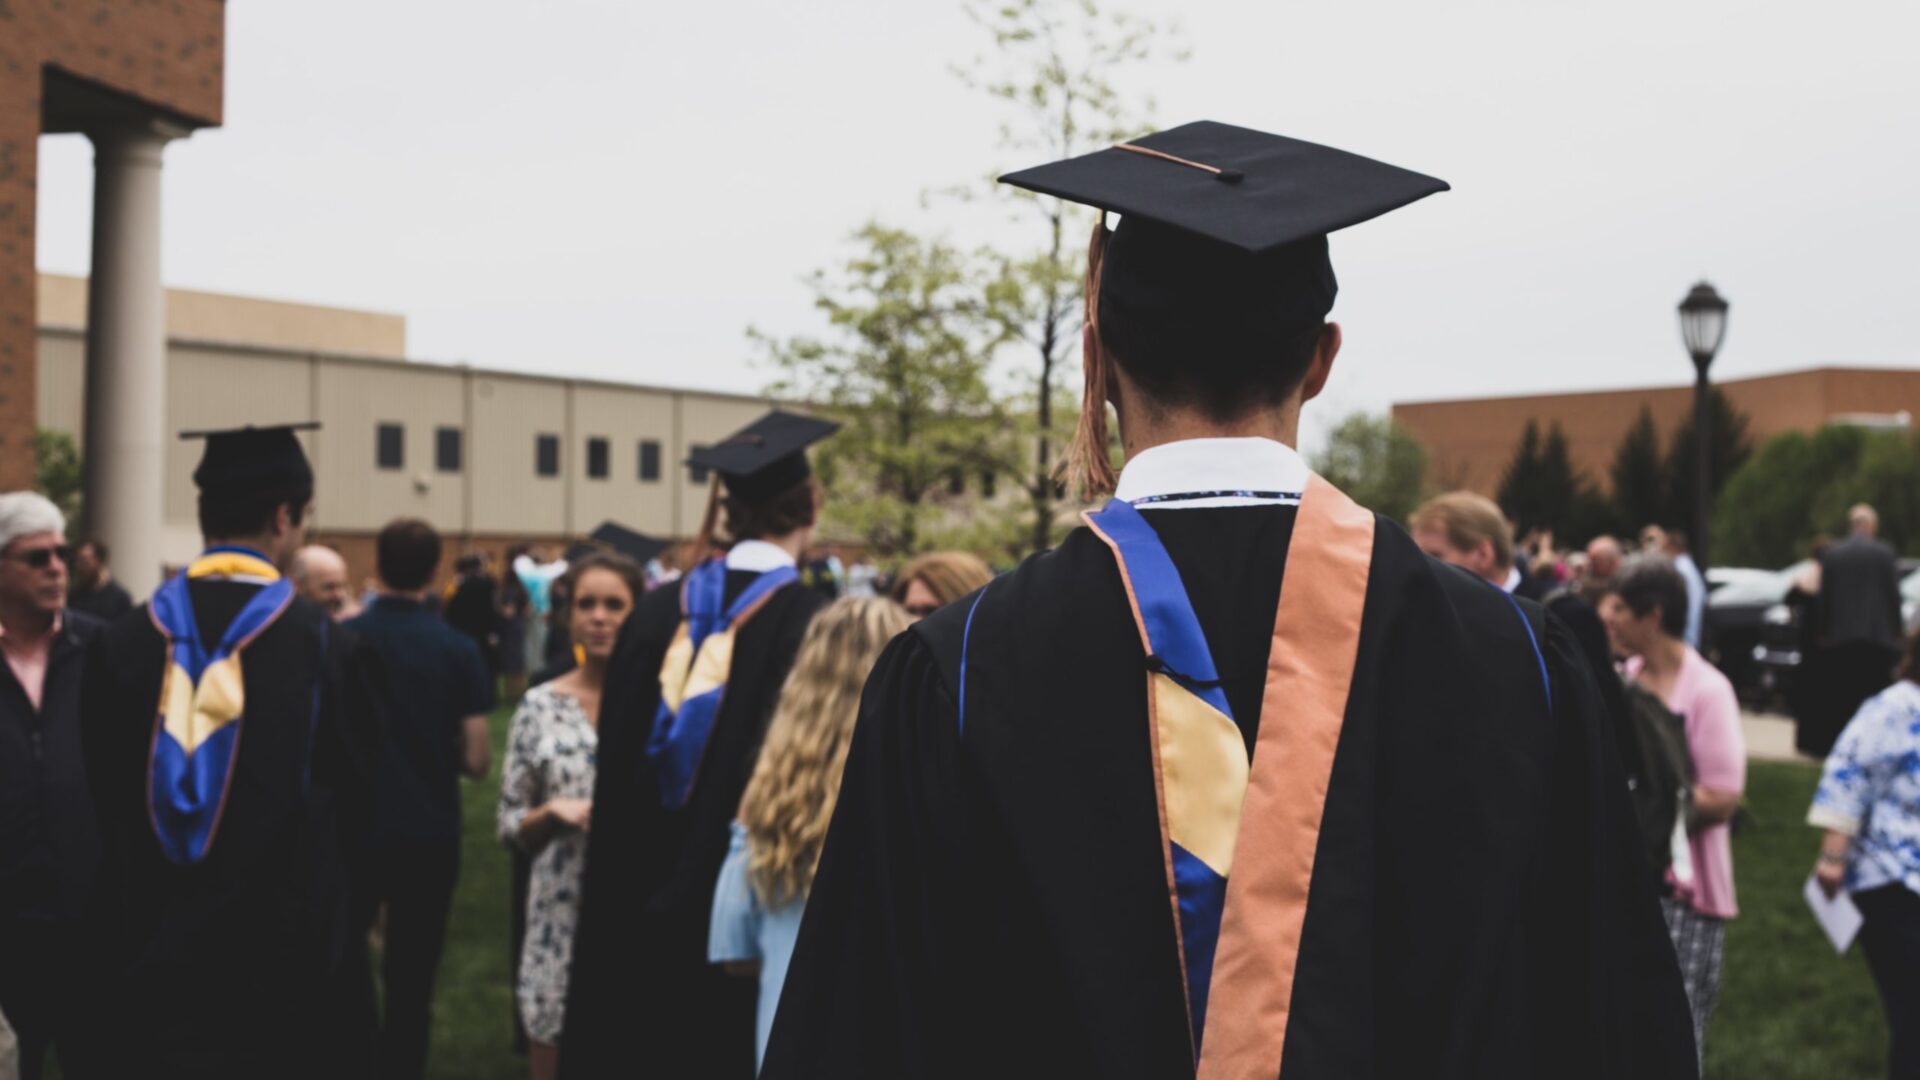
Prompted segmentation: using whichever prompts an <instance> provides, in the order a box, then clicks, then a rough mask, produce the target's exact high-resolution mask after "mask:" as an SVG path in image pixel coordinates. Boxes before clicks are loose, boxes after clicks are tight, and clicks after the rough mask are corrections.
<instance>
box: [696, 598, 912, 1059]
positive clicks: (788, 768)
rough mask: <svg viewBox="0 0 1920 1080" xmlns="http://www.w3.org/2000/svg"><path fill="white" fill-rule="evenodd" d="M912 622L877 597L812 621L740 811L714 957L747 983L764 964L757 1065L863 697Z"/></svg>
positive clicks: (721, 891)
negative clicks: (878, 664)
mask: <svg viewBox="0 0 1920 1080" xmlns="http://www.w3.org/2000/svg"><path fill="white" fill-rule="evenodd" d="M909 621H910V620H909V619H908V617H907V613H906V611H905V610H904V609H902V608H901V607H900V605H899V604H896V603H894V602H893V601H891V600H883V599H877V598H868V599H847V600H841V601H839V602H837V603H835V604H834V605H833V606H831V607H829V608H827V609H826V610H825V611H823V612H821V613H820V615H819V616H818V617H816V618H815V619H814V620H813V624H812V625H811V626H810V627H808V628H807V636H806V639H805V640H804V641H803V642H802V643H801V645H800V652H799V655H798V656H797V657H795V659H794V663H793V672H792V673H791V674H790V675H788V676H787V681H786V685H785V686H784V687H782V689H781V691H780V702H779V705H778V706H777V707H776V708H775V710H774V714H773V723H772V725H771V726H770V727H769V728H768V729H767V741H766V745H765V746H764V747H763V748H762V749H761V751H760V760H759V762H758V763H757V764H756V765H755V766H754V770H753V777H752V779H750V780H749V781H748V782H747V791H746V795H745V797H744V798H743V799H742V800H741V802H740V817H739V820H738V821H735V822H734V825H733V844H732V847H731V848H730V849H729V851H728V853H727V860H726V862H725V863H724V864H723V865H722V866H721V868H720V879H719V883H718V885H717V886H716V888H715V891H714V899H713V919H712V926H711V931H710V934H709V937H708V944H707V958H708V959H709V960H712V961H713V962H714V963H717V964H725V965H727V967H728V968H729V970H734V971H737V972H740V973H742V974H746V973H750V972H751V971H752V970H753V969H754V966H755V965H756V964H757V965H758V969H759V976H760V1004H759V1009H758V1013H757V1022H756V1025H755V1027H756V1033H755V1034H756V1037H755V1046H754V1060H755V1061H756V1062H758V1061H759V1060H761V1059H762V1058H764V1057H765V1055H766V1052H767V1033H768V1032H769V1031H771V1030H772V1029H773V1013H774V1009H775V1007H776V1006H778V1005H779V1003H780V986H781V984H782V983H783V982H785V981H786V977H787V961H788V960H789V959H790V958H791V957H792V955H793V943H794V940H795V938H797V937H798V936H799V934H800V915H801V913H802V912H803V911H804V910H805V909H806V903H807V891H808V889H809V888H810V887H811V886H812V885H813V871H814V867H815V866H816V865H817V864H818V863H819V861H820V848H821V845H822V844H823V843H825V841H826V838H827V823H828V822H829V821H831V820H832V818H833V803H834V797H835V796H836V795H838V794H839V791H840V772H841V770H842V769H843V768H844V767H845V766H846V763H847V746H848V743H849V742H850V740H851V737H852V735H853V721H854V717H855V716H856V715H858V713H859V711H860V691H861V688H862V687H864V686H865V685H866V681H867V674H868V672H870V671H872V670H873V665H874V661H876V660H878V659H879V657H880V650H881V649H883V648H884V647H886V644H887V642H888V641H890V640H892V639H893V637H894V635H896V634H898V633H900V632H901V631H902V630H905V629H906V628H907V624H908V623H909Z"/></svg>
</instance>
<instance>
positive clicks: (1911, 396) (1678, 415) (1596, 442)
mask: <svg viewBox="0 0 1920 1080" xmlns="http://www.w3.org/2000/svg"><path fill="white" fill-rule="evenodd" d="M1716 385H1717V386H1719V387H1720V389H1721V390H1722V391H1724V392H1725V393H1726V395H1727V399H1728V400H1729V401H1730V402H1732V404H1733V407H1734V408H1735V409H1738V410H1739V411H1740V412H1743V413H1745V414H1746V416H1747V419H1748V423H1749V430H1750V431H1751V432H1752V434H1753V436H1754V438H1755V440H1756V442H1757V441H1763V440H1765V439H1767V438H1768V437H1770V436H1773V435H1778V434H1781V433H1782V432H1787V431H1812V430H1813V429H1815V428H1818V427H1820V426H1822V425H1823V424H1828V423H1832V422H1834V421H1837V420H1838V421H1855V422H1870V423H1881V424H1889V425H1897V426H1911V425H1912V423H1913V421H1914V418H1915V417H1920V370H1903V369H1888V368H1840V367H1829V368H1812V369H1809V370H1806V371H1792V372H1786V373H1784V374H1780V375H1762V376H1757V377H1754V378H1749V379H1728V380H1725V381H1722V382H1717V383H1716ZM1643 406H1644V407H1646V408H1647V409H1649V410H1651V411H1652V413H1653V422H1654V425H1655V426H1656V428H1657V429H1658V430H1659V431H1660V435H1661V438H1662V440H1666V439H1669V438H1671V437H1672V433H1673V431H1674V429H1675V428H1676V427H1678V426H1679V425H1680V423H1681V422H1682V421H1683V420H1684V419H1686V418H1687V417H1688V416H1690V415H1692V410H1693V387H1691V386H1662V387H1651V388H1643V389H1636V390H1601V391H1594V392H1590V393H1578V394H1536V395H1532V396H1529V397H1497V398H1468V399H1463V400H1457V401H1414V402H1402V403H1397V404H1395V405H1394V406H1393V417H1394V419H1395V420H1397V421H1399V422H1400V424H1401V425H1402V426H1404V427H1405V428H1406V429H1407V430H1408V431H1409V432H1411V433H1412V434H1413V435H1414V437H1415V438H1417V439H1419V440H1420V442H1421V444H1422V445H1423V446H1425V447H1426V448H1427V455H1428V462H1427V482H1428V483H1429V484H1430V485H1432V486H1433V487H1436V488H1447V489H1451V488H1467V489H1470V490H1473V491H1478V492H1482V493H1484V494H1487V495H1492V494H1493V493H1494V491H1495V489H1496V488H1498V487H1499V485H1500V477H1501V474H1502V473H1503V472H1504V471H1505V469H1506V467H1507V463H1508V462H1509V461H1511V460H1513V454H1514V449H1515V447H1517V446H1518V445H1519V442H1520V436H1521V433H1522V432H1524V431H1525V430H1526V426H1527V421H1529V420H1535V421H1538V422H1539V424H1540V428H1541V430H1542V431H1543V432H1544V431H1545V430H1546V429H1547V426H1548V425H1549V424H1552V423H1556V422H1557V423H1558V424H1559V425H1560V427H1561V429H1562V430H1564V431H1565V432H1566V434H1567V447H1568V450H1569V451H1570V452H1571V456H1572V458H1573V465H1574V468H1575V469H1576V470H1579V471H1581V472H1584V473H1585V474H1586V476H1587V477H1588V478H1589V479H1590V480H1592V481H1594V482H1595V483H1597V484H1599V485H1600V486H1601V487H1602V488H1605V487H1607V486H1609V484H1610V481H1609V478H1608V469H1609V468H1610V467H1611V466H1612V464H1613V455H1614V451H1615V450H1616V449H1617V448H1618V447H1619V445H1620V440H1621V438H1622V437H1623V436H1624V435H1625V434H1626V433H1627V429H1628V428H1629V427H1630V426H1632V424H1633V422H1634V420H1635V419H1636V418H1637V417H1638V416H1639V415H1640V409H1641V408H1642V407H1643Z"/></svg>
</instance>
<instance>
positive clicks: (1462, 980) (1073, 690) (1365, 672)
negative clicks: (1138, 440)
mask: <svg viewBox="0 0 1920 1080" xmlns="http://www.w3.org/2000/svg"><path fill="white" fill-rule="evenodd" d="M1294 515H1295V511H1294V510H1293V509H1292V508H1287V507H1279V506H1266V507H1239V508H1227V509H1204V510H1203V509H1184V510H1163V511H1153V510H1148V511H1145V513H1144V516H1145V517H1146V518H1147V520H1148V521H1149V522H1150V523H1151V524H1152V526H1153V527H1154V529H1155V530H1156V532H1158V533H1159V535H1160V536H1161V538H1162V540H1163V542H1164V543H1165V546H1166V547H1167V549H1168V551H1169V552H1170V554H1171V556H1172V558H1173V561H1174V563H1175V565H1176V566H1177V567H1178V569H1179V570H1180V572H1181V575H1182V578H1183V580H1184V582H1185V584H1186V587H1187V591H1188V593H1189V595H1190V597H1191V599H1192V601H1193V607H1194V609H1195V611H1196V614H1197V616H1198V618H1199V620H1200V623H1201V625H1202V628H1203V630H1204V631H1205V634H1206V637H1207V640H1208V641H1209V642H1210V643H1211V648H1212V651H1213V654H1214V658H1215V661H1216V664H1217V666H1218V668H1219V670H1220V672H1221V675H1222V677H1223V680H1224V682H1225V684H1226V686H1225V690H1226V693H1227V696H1228V699H1229V701H1230V703H1231V705H1232V707H1233V711H1234V714H1235V716H1236V717H1241V718H1246V719H1245V720H1243V721H1242V722H1241V726H1242V728H1243V729H1244V730H1245V731H1246V733H1247V734H1248V741H1249V745H1251V744H1252V734H1253V731H1252V729H1253V728H1254V727H1255V726H1256V725H1257V723H1258V722H1259V719H1258V717H1259V709H1260V702H1261V687H1262V685H1263V682H1264V679H1265V670H1264V669H1265V664H1266V654H1267V651H1268V648H1269V642H1270V641H1271V638H1272V634H1273V620H1274V611H1275V604H1276V601H1277V597H1278V595H1279V590H1280V588H1281V577H1282V572H1283V569H1284V566H1285V559H1286V549H1287V545H1288V542H1289V539H1290V536H1291V532H1292V526H1293V520H1294ZM1521 607H1522V608H1523V609H1524V612H1525V617H1526V619H1527V620H1528V623H1529V624H1530V625H1531V626H1532V628H1533V632H1534V634H1535V635H1536V636H1537V637H1538V639H1539V644H1540V650H1541V657H1536V655H1535V652H1534V650H1533V648H1532V646H1531V645H1530V644H1529V643H1528V638H1527V633H1526V628H1525V626H1523V624H1522V622H1521V616H1520V614H1519V613H1518V612H1516V610H1515V607H1514V605H1513V603H1512V602H1510V601H1509V599H1508V598H1507V597H1506V596H1503V595H1502V594H1501V592H1500V590H1498V589H1496V588H1492V587H1489V586H1488V585H1487V584H1486V583H1485V582H1483V581H1480V580H1478V579H1475V578H1474V577H1472V576H1470V575H1468V574H1467V573H1465V572H1462V571H1459V570H1456V569H1454V568H1452V567H1448V566H1445V565H1443V564H1441V563H1438V562H1436V561H1434V560H1431V559H1429V558H1427V557H1426V556H1424V555H1423V554H1421V553H1420V551H1419V550H1418V549H1417V548H1416V547H1415V546H1414V545H1413V543H1412V542H1411V541H1410V540H1409V539H1408V537H1407V536H1406V534H1405V533H1404V532H1403V531H1401V530H1400V529H1399V528H1398V527H1397V526H1395V525H1393V524H1392V523H1391V522H1389V521H1387V520H1385V519H1379V520H1378V525H1377V529H1376V534H1375V541H1374V550H1373V562H1372V571H1371V576H1370V578H1369V582H1368V589H1367V594H1366V605H1365V612H1364V621H1363V627H1362V631H1361V636H1360V643H1359V653H1358V662H1357V668H1356V671H1355V675H1354V678H1353V683H1352V689H1351V695H1350V697H1349V699H1348V706H1347V711H1346V714H1345V722H1344V726H1343V728H1342V730H1341V733H1340V740H1339V744H1338V749H1337V753H1336V755H1335V758H1334V761H1333V766H1332V776H1331V781H1330V786H1329V791H1328V794H1327V797H1326V805H1325V813H1324V818H1323V821H1322V827H1321V831H1320V834H1319V838H1318V842H1317V848H1316V854H1315V860H1314V864H1313V876H1312V881H1311V885H1310V890H1309V895H1308V903H1307V910H1306V916H1305V922H1304V925H1303V928H1302V931H1301V934H1302V938H1301V947H1300V952H1299V956H1298V967H1297V971H1296V976H1295V981H1294V983H1293V991H1292V997H1291V1002H1292V1004H1291V1017H1290V1021H1289V1023H1288V1027H1287V1029H1286V1043H1285V1053H1284V1057H1283V1063H1282V1066H1281V1075H1282V1076H1283V1077H1285V1078H1286V1080H1322V1078H1326V1080H1334V1078H1341V1080H1344V1078H1349V1077H1420V1078H1422V1080H1426V1078H1441V1077H1460V1078H1514V1080H1521V1078H1526V1080H1532V1078H1537V1077H1545V1076H1552V1077H1557V1078H1558V1077H1594V1078H1601V1077H1605V1078H1608V1080H1616V1078H1622V1077H1662V1078H1666V1077H1674V1078H1679V1077H1691V1076H1692V1075H1693V1073H1694V1057H1693V1046H1692V1033H1691V1029H1690V1024H1689V1019H1688V1012H1687V1001H1686V997H1685V994H1684V991H1683V989H1682V986H1681V982H1680V976H1679V972H1678V969H1677V966H1676V964H1675V961H1674V956H1673V950H1672V948H1671V946H1670V945H1669V943H1668V939H1667V935H1666V932H1665V929H1664V927H1663V926H1662V923H1661V918H1660V914H1659V911H1658V907H1657V904H1656V899H1655V896H1654V893H1653V888H1652V884H1651V879H1650V876H1649V875H1648V874H1647V873H1646V871H1645V870H1644V868H1643V867H1642V866H1641V865H1640V859H1641V855H1640V852H1639V850H1638V842H1637V840H1636V837H1635V833H1634V826H1633V821H1632V818H1631V811H1630V809H1629V808H1628V805H1627V802H1626V791H1625V790H1624V787H1623V785H1622V783H1621V780H1620V774H1619V769H1618V766H1617V763H1616V761H1615V753H1614V748H1613V733H1612V731H1611V730H1610V726H1609V725H1608V724H1607V723H1606V721H1605V719H1604V717H1603V715H1602V708H1601V706H1600V705H1599V701H1598V696H1597V694H1596V691H1595V688H1594V684H1593V678H1592V674H1591V672H1590V670H1589V668H1588V665H1587V662H1586V660H1585V658H1584V657H1583V656H1582V655H1581V654H1580V652H1579V649H1578V646H1577V645H1576V644H1575V643H1574V642H1573V640H1572V639H1571V638H1570V636H1569V635H1568V634H1567V633H1566V632H1565V631H1564V629H1563V628H1562V627H1561V626H1560V625H1559V624H1558V622H1557V621H1556V620H1552V619H1549V618H1547V617H1546V616H1545V615H1544V613H1543V612H1542V611H1541V610H1540V609H1539V608H1538V607H1537V606H1534V605H1533V604H1531V603H1530V602H1524V601H1523V602H1521ZM970 610H971V612H972V614H971V628H970V630H969V612H970ZM963 638H970V639H971V640H970V645H969V647H968V648H967V653H968V659H967V669H966V679H967V681H966V727H965V734H964V737H962V735H961V733H960V730H959V728H958V726H957V716H956V712H957V702H958V692H957V691H958V688H959V686H960V681H959V680H960V658H961V651H962V644H963ZM1542 658H1543V659H1542ZM1543 663H1544V666H1545V667H1546V669H1547V672H1548V673H1549V675H1550V679H1551V684H1552V688H1553V705H1552V707H1551V709H1549V707H1548V705H1547V702H1546V696H1545V694H1544V692H1543V685H1542V681H1543V677H1542V671H1541V667H1542V664H1543ZM1144 674H1145V660H1144V657H1143V655H1142V650H1141V646H1140V639H1139V637H1138V632H1137V631H1136V629H1135V626H1134V623H1133V619H1132V616H1131V614H1130V611H1129V608H1128V605H1127V599H1126V595H1125V593H1124V592H1123V589H1122V584H1121V580H1120V577H1119V574H1118V572H1117V570H1116V568H1115V563H1114V559H1113V556H1112V555H1111V554H1110V553H1109V551H1108V549H1107V548H1106V547H1105V546H1104V545H1103V544H1102V543H1101V542H1100V541H1099V540H1098V539H1097V538H1096V537H1095V536H1094V535H1093V534H1092V533H1091V532H1089V531H1088V530H1086V529H1080V530H1076V531H1075V532H1074V533H1072V534H1071V535H1070V536H1069V537H1068V538H1067V540H1066V541H1065V542H1064V543H1063V545H1062V546H1061V547H1060V548H1059V549H1058V550H1056V551H1054V552H1052V553H1049V554H1046V555H1041V556H1037V557H1035V558H1033V559H1030V560H1028V561H1027V562H1026V563H1025V564H1024V565H1023V566H1022V567H1021V568H1020V569H1019V570H1017V571H1016V572H1014V573H1013V574H1011V575H1009V576H1007V577H1005V578H1002V579H1000V580H998V581H996V582H994V583H993V584H992V585H991V586H989V587H988V589H987V590H986V593H985V595H984V598H983V599H982V600H981V601H980V603H979V605H978V607H977V609H974V607H973V604H972V601H970V600H969V601H966V602H962V603H959V604H955V605H951V606H949V607H948V608H946V609H944V610H943V611H941V612H939V613H938V614H936V615H934V616H932V617H930V618H928V619H926V620H923V621H922V622H920V623H919V624H917V625H916V626H915V627H914V628H913V629H912V630H911V631H910V632H908V633H907V634H904V635H902V636H901V637H900V638H898V639H896V640H895V641H894V642H893V644H892V645H891V646H889V648H888V650H887V652H886V654H885V655H884V656H883V657H882V659H881V661H880V663H879V665H878V667H877V668H876V670H875V673H874V675H873V677H872V679H871V681H870V682H869V683H868V685H867V690H866V694H865V697H864V700H863V702H862V705H861V715H860V720H859V725H858V728H857V731H856V734H855V736H854V745H853V749H852V751H851V754H850V756H849V758H848V762H847V768H846V775H845V781H844V785H843V787H842V789H841V794H840V798H839V805H838V808H837V810H836V812H835V815H834V820H833V824H832V828H831V831H830V833H829V835H828V838H827V843H826V848H825V851H824V853H823V856H822V859H821V864H820V867H819V871H818V876H817V877H816V879H815V882H814V886H813V891H812V895H811V897H810V899H809V901H808V905H807V911H806V917H805V922H804V925H803V929H802V931H801V935H800V941H799V944H798V947H797V949H796V952H795V954H794V957H793V962H792V967H791V968H790V969H789V973H788V976H787V982H786V987H785V991H784V993H783V994H782V997H781V1003H780V1011H779V1015H778V1018H777V1020H776V1021H775V1025H774V1029H773V1034H772V1039H771V1045H770V1046H769V1049H768V1054H767V1061H766V1065H765V1068H764V1070H763V1072H762V1074H761V1075H762V1077H763V1078H765V1080H798V1078H802V1077H805V1078H827V1077H831V1078H834V1080H855V1078H863V1077H866V1078H875V1080H879V1078H885V1080H919V1078H931V1077H942V1078H946V1077H951V1078H956V1080H957V1078H962V1077H968V1078H971V1077H981V1076H994V1077H1034V1078H1039V1077H1047V1078H1050V1080H1062V1078H1075V1077H1086V1078H1094V1077H1098V1078H1101V1080H1129V1078H1139V1080H1149V1078H1151V1080H1167V1078H1171V1077H1181V1076H1191V1075H1193V1072H1194V1054H1193V1048H1192V1045H1191V1043H1190V1039H1189V1034H1188V1020H1187V1006H1186V1001H1185V997H1184V994H1183V989H1182V976H1181V967H1180V964H1181V961H1180V957H1179V954H1178V951H1177V949H1176V941H1175V929H1174V924H1173V918H1172V915H1171V912H1170V908H1169V903H1168V885H1167V878H1166V873H1167V871H1166V863H1165V859H1166V853H1165V850H1164V847H1163V844H1162V839H1161V834H1160V830H1159V820H1158V817H1157V809H1156V800H1155V790H1154V772H1153V768H1154V767H1153V761H1152V753H1153V750H1152V746H1151V742H1150V739H1149V731H1148V722H1149V721H1148V715H1147V704H1146V693H1145V688H1144V682H1145V680H1144V678H1143V676H1144ZM1256 767H1257V765H1256Z"/></svg>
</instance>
